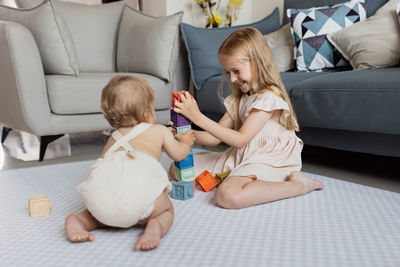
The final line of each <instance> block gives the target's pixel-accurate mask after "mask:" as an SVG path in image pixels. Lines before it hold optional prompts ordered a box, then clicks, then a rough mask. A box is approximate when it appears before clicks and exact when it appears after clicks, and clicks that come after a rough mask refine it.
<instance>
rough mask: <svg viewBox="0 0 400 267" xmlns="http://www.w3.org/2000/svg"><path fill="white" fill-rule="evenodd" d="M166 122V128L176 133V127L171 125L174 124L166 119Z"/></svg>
mask: <svg viewBox="0 0 400 267" xmlns="http://www.w3.org/2000/svg"><path fill="white" fill-rule="evenodd" d="M167 124H168V129H169V130H170V131H171V133H172V134H173V135H174V136H175V135H176V128H175V127H172V126H174V123H173V122H172V121H168V122H167Z"/></svg>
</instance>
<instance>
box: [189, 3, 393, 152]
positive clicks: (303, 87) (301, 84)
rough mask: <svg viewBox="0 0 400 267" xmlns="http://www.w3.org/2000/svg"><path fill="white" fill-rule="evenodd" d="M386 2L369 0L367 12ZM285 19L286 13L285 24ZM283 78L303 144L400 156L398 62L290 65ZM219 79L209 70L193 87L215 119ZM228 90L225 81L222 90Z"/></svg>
mask: <svg viewBox="0 0 400 267" xmlns="http://www.w3.org/2000/svg"><path fill="white" fill-rule="evenodd" d="M340 2H343V1H321V0H317V1H312V0H309V1H297V0H286V1H285V4H284V8H285V10H286V9H287V8H309V7H313V6H323V5H326V4H333V3H340ZM386 2H387V0H367V1H366V9H367V16H371V15H372V14H374V13H375V11H376V10H377V9H378V8H379V7H381V6H382V5H384V4H385V3H386ZM287 21H288V19H287V18H286V17H285V18H284V19H283V24H285V23H287ZM250 26H252V25H250ZM186 45H188V44H186ZM189 49H190V47H189ZM189 57H190V54H189ZM192 60H193V58H192ZM192 76H193V69H192ZM281 78H282V80H283V82H284V84H285V86H286V89H287V91H288V93H289V95H290V97H291V100H292V103H293V105H294V108H295V111H296V114H297V116H298V120H299V124H300V132H299V133H298V134H299V136H300V137H301V138H302V139H303V140H304V142H305V144H308V145H313V146H320V147H327V148H334V149H339V150H348V151H355V152H363V153H371V154H377V155H385V156H393V157H400V108H399V103H400V68H399V67H390V68H382V69H364V70H347V71H338V70H330V71H326V72H295V71H288V72H281ZM220 80H221V75H211V76H210V77H208V78H207V79H205V82H204V83H203V84H202V85H201V86H198V87H196V86H195V90H194V92H195V95H196V99H197V101H198V104H199V107H200V109H201V110H202V111H203V112H204V113H206V114H207V115H208V116H209V117H211V118H213V119H214V120H218V119H219V118H220V117H221V116H222V114H223V112H224V111H225V109H224V107H223V105H222V103H221V101H220V100H219V99H218V97H217V88H218V86H219V83H220ZM229 93H230V89H229V86H228V84H227V82H226V81H225V83H224V85H223V96H226V95H228V94H229Z"/></svg>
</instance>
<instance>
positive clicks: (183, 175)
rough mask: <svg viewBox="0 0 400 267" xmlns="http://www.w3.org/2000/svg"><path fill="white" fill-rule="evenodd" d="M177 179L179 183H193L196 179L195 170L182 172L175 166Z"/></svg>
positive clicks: (190, 169)
mask: <svg viewBox="0 0 400 267" xmlns="http://www.w3.org/2000/svg"><path fill="white" fill-rule="evenodd" d="M175 178H176V179H178V180H179V181H186V182H190V181H193V180H194V179H195V178H196V176H195V174H194V168H189V169H184V170H181V169H179V168H178V167H176V166H175Z"/></svg>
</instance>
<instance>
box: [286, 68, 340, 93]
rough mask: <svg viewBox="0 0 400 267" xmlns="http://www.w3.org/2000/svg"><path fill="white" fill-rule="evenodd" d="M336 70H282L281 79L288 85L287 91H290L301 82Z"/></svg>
mask: <svg viewBox="0 0 400 267" xmlns="http://www.w3.org/2000/svg"><path fill="white" fill-rule="evenodd" d="M333 72H335V71H334V70H329V71H322V72H316V71H314V72H294V71H288V72H281V73H280V75H281V79H282V82H283V84H284V85H285V87H286V91H287V92H288V93H290V90H292V88H293V87H294V86H295V85H296V84H297V83H299V82H301V81H304V80H307V79H310V78H314V77H318V76H321V75H326V74H329V73H333Z"/></svg>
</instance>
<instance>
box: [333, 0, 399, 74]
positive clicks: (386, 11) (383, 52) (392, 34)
mask: <svg viewBox="0 0 400 267" xmlns="http://www.w3.org/2000/svg"><path fill="white" fill-rule="evenodd" d="M397 2H398V0H391V1H389V2H388V3H386V4H385V5H384V6H383V7H382V8H380V9H379V10H378V11H377V12H376V15H374V16H372V17H369V18H368V19H366V20H365V21H362V22H359V23H356V24H354V25H352V26H350V27H348V28H346V29H343V30H340V31H337V32H335V33H331V34H328V36H327V38H328V40H329V41H330V42H331V43H332V45H333V46H334V47H336V49H338V50H339V52H340V53H341V54H342V55H343V56H344V57H345V58H346V59H347V60H348V61H350V64H351V66H352V67H353V69H367V68H386V67H390V66H394V65H397V64H398V63H399V62H400V28H399V25H398V17H397V16H395V10H396V6H395V4H397ZM390 7H391V8H390Z"/></svg>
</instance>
